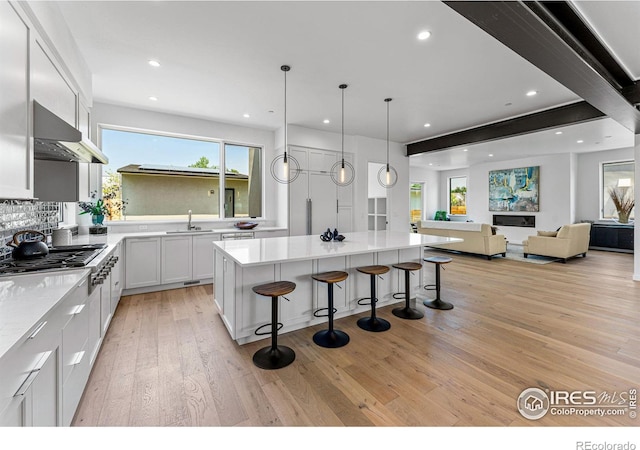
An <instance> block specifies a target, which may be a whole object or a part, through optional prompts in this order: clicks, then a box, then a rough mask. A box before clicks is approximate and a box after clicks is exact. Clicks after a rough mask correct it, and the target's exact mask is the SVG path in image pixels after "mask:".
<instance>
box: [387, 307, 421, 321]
mask: <svg viewBox="0 0 640 450" xmlns="http://www.w3.org/2000/svg"><path fill="white" fill-rule="evenodd" d="M391 312H392V313H393V315H394V316H396V317H400V318H401V319H409V320H417V319H422V318H423V317H424V314H422V313H421V312H420V311H418V310H417V309H413V308H411V307H410V306H401V307H399V308H394V309H393V310H391Z"/></svg>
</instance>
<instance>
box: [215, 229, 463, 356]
mask: <svg viewBox="0 0 640 450" xmlns="http://www.w3.org/2000/svg"><path fill="white" fill-rule="evenodd" d="M459 241H460V239H455V238H446V237H440V236H429V235H424V234H415V233H401V232H389V231H382V232H373V231H370V232H360V233H349V234H347V235H346V239H345V241H343V242H323V241H321V240H320V238H319V237H318V236H295V237H278V238H265V239H250V240H242V241H221V242H215V243H214V271H215V275H214V286H215V287H214V291H215V292H214V301H215V304H216V306H217V307H218V310H219V312H220V316H221V317H222V320H223V321H224V324H225V326H226V327H227V330H228V331H229V334H230V335H231V338H232V339H234V340H235V341H237V342H238V343H239V344H245V343H247V342H252V341H255V340H259V339H265V338H266V337H265V336H257V335H255V334H254V332H255V330H256V329H257V328H258V327H259V326H261V325H264V324H266V323H269V322H270V321H271V299H270V298H268V297H262V296H260V295H257V294H256V293H254V292H253V290H252V287H254V286H257V285H260V284H265V283H271V282H274V281H292V282H294V283H295V284H296V289H295V290H294V291H293V292H292V293H290V294H288V295H287V296H286V298H287V299H288V300H289V301H287V300H285V299H280V305H279V321H280V322H281V323H282V324H283V328H282V329H281V330H280V331H279V334H283V333H286V332H288V331H293V330H297V329H300V328H305V327H309V326H312V325H317V324H322V323H326V322H327V318H326V317H315V316H314V315H313V313H314V311H316V310H318V309H320V308H326V307H327V285H326V284H325V283H319V282H316V281H315V280H313V279H312V278H311V275H313V274H317V273H321V272H327V271H332V270H340V271H345V272H347V273H348V274H349V278H347V279H346V280H345V281H344V282H342V283H337V284H336V285H334V307H335V308H336V309H337V312H336V314H335V318H336V319H339V318H341V317H346V316H350V315H353V314H358V313H360V312H365V311H368V310H370V306H368V305H364V306H362V305H358V303H357V302H358V299H360V298H362V297H369V296H370V295H371V294H370V289H371V287H370V286H371V285H370V278H369V275H365V274H363V273H360V272H358V271H357V270H356V268H357V267H360V266H368V265H372V264H382V265H386V266H389V267H390V268H391V265H392V264H396V263H398V262H409V261H411V262H419V263H422V262H423V261H422V259H423V248H424V246H426V245H435V244H446V243H448V242H459ZM433 272H434V270H433V267H431V265H430V264H429V265H428V266H427V267H425V268H423V270H420V271H415V272H412V275H411V276H410V285H411V292H412V297H415V294H416V293H419V294H422V295H423V297H424V293H425V291H424V290H423V289H422V287H423V286H424V284H425V283H427V282H429V283H430V282H432V281H431V280H433V278H434V275H433ZM425 277H426V280H427V281H425ZM398 292H404V272H403V271H400V270H398V269H394V268H391V270H390V271H389V272H388V273H386V274H385V275H383V276H382V277H378V278H377V295H378V303H377V305H376V306H377V307H378V308H380V307H383V306H386V305H389V304H392V303H398V302H403V303H404V301H405V300H404V299H394V298H393V294H394V293H398ZM418 308H423V307H422V305H418Z"/></svg>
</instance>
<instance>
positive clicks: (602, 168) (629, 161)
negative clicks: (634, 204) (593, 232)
mask: <svg viewBox="0 0 640 450" xmlns="http://www.w3.org/2000/svg"><path fill="white" fill-rule="evenodd" d="M624 164H632V165H633V169H634V170H632V171H631V173H632V175H633V186H634V189H635V184H636V180H635V160H633V159H625V160H616V161H606V162H601V163H600V183H599V186H598V187H599V189H600V194H599V198H600V208H599V212H600V213H599V216H600V217H599V218H598V220H603V221H614V222H615V221H616V218H615V217H605V211H604V207H605V205H606V204H607V199H608V197H607V196H608V194H607V193H606V192H605V188H606V186H605V185H604V178H605V176H604V171H605V167H606V166H615V165H624ZM635 211H636V209H635V208H634V209H633V212H634V215H633V218H634V219H635Z"/></svg>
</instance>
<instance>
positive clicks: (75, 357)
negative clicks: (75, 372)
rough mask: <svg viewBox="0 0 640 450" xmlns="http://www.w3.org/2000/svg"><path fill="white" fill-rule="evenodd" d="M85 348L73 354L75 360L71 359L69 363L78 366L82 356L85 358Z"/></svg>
mask: <svg viewBox="0 0 640 450" xmlns="http://www.w3.org/2000/svg"><path fill="white" fill-rule="evenodd" d="M84 353H85V352H84V350H83V351H81V352H78V353H76V354H75V355H74V356H73V360H72V361H71V364H69V365H70V366H77V365H78V364H80V362H81V361H82V358H84Z"/></svg>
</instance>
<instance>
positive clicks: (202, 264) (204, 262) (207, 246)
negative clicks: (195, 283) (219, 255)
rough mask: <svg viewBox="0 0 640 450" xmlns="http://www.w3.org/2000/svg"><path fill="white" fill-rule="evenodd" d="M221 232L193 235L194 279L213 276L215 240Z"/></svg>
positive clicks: (204, 278)
mask: <svg viewBox="0 0 640 450" xmlns="http://www.w3.org/2000/svg"><path fill="white" fill-rule="evenodd" d="M218 239H220V235H219V234H196V235H194V236H193V250H192V252H193V268H192V269H193V276H192V279H194V280H206V279H209V278H213V241H216V240H218Z"/></svg>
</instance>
